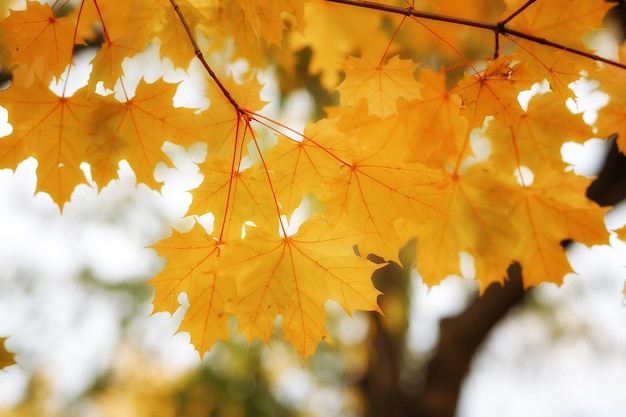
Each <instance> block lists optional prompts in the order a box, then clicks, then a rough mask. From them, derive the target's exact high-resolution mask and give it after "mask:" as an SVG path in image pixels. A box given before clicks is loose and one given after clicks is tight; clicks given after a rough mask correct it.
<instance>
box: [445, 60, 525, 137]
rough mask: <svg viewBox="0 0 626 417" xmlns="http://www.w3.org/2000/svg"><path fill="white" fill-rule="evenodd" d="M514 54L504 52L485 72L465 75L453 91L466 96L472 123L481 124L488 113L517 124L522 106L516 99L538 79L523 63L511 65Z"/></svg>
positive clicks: (467, 114)
mask: <svg viewBox="0 0 626 417" xmlns="http://www.w3.org/2000/svg"><path fill="white" fill-rule="evenodd" d="M512 61H513V57H512V56H501V57H499V58H497V59H495V60H493V61H491V62H489V64H488V65H487V68H486V69H485V71H484V73H483V74H480V75H466V76H465V78H463V79H462V80H461V81H459V83H458V84H457V86H456V87H455V88H454V90H453V92H455V93H457V94H459V95H460V96H461V97H462V98H463V111H462V114H464V115H465V116H466V117H467V118H468V119H469V121H470V127H480V126H482V124H483V121H484V120H485V117H487V116H493V117H495V118H496V119H498V120H500V121H501V122H502V123H504V124H505V125H507V126H514V125H515V124H516V123H517V120H519V118H520V117H521V115H522V113H523V110H522V107H521V106H520V104H519V102H518V101H517V97H518V95H519V93H520V92H521V91H523V90H527V89H529V88H530V86H531V85H532V84H533V83H534V82H535V81H534V78H533V77H531V76H530V75H529V74H528V73H527V72H526V70H525V69H524V64H523V63H518V64H515V65H511V63H512Z"/></svg>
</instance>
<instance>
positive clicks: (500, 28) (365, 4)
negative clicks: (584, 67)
mask: <svg viewBox="0 0 626 417" xmlns="http://www.w3.org/2000/svg"><path fill="white" fill-rule="evenodd" d="M326 1H328V2H331V3H338V4H346V5H349V6H356V7H362V8H366V9H372V10H380V11H384V12H388V13H395V14H401V15H405V16H413V17H418V18H421V19H429V20H435V21H438V22H448V23H452V24H455V25H461V26H470V27H475V28H478V29H483V30H490V31H492V32H494V34H495V36H496V38H497V37H498V35H499V34H501V35H512V36H517V37H519V38H522V39H526V40H529V41H531V42H535V43H537V44H540V45H545V46H548V47H551V48H555V49H559V50H561V51H565V52H569V53H571V54H574V55H579V56H582V57H585V58H589V59H593V60H595V61H600V62H603V63H605V64H608V65H612V66H615V67H618V68H622V69H626V64H622V63H620V62H617V61H613V60H611V59H607V58H603V57H601V56H599V55H596V54H592V53H590V52H585V51H581V50H579V49H576V48H571V47H569V46H566V45H562V44H560V43H556V42H552V41H549V40H547V39H544V38H540V37H537V36H532V35H528V34H526V33H523V32H519V31H517V30H514V29H509V28H507V27H506V23H508V22H509V21H510V20H511V19H513V18H514V17H515V16H517V15H518V14H519V13H521V12H522V11H523V10H524V9H526V8H527V7H528V6H530V5H531V4H532V3H533V2H534V1H535V0H529V1H528V2H526V3H525V4H524V5H523V6H522V7H521V8H520V9H518V10H517V11H515V12H514V13H513V14H512V15H511V16H509V17H507V18H506V19H505V20H504V21H502V22H498V23H485V22H480V21H477V20H470V19H463V18H460V17H454V16H446V15H441V14H437V13H429V12H424V11H420V10H415V9H414V8H413V7H399V6H389V5H386V4H380V3H375V2H371V1H366V0H326ZM495 45H496V46H498V41H497V40H496V42H495ZM497 52H498V51H497V50H496V51H495V54H494V55H495V56H497Z"/></svg>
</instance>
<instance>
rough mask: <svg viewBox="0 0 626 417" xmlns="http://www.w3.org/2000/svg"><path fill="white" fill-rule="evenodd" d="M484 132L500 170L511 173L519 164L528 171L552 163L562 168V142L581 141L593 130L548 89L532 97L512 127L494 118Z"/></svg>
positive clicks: (580, 116) (563, 163)
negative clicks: (526, 109)
mask: <svg viewBox="0 0 626 417" xmlns="http://www.w3.org/2000/svg"><path fill="white" fill-rule="evenodd" d="M486 135H487V136H488V137H489V138H490V139H491V144H492V155H493V158H494V159H496V160H497V161H499V163H500V165H501V167H502V169H503V170H508V172H513V171H514V170H515V169H517V168H518V167H519V166H520V165H523V166H526V167H528V168H529V169H531V170H534V169H539V168H545V166H546V165H553V166H554V167H555V168H556V169H559V170H563V169H565V167H566V165H567V164H566V163H565V162H564V161H563V158H562V156H561V147H562V146H563V144H564V143H565V142H576V143H582V142H584V141H586V140H587V139H590V138H591V137H592V136H593V130H592V128H591V126H589V125H588V124H586V123H585V122H584V121H583V119H582V115H581V114H572V112H570V111H569V110H568V109H567V108H566V107H565V106H564V103H563V100H562V99H561V97H560V96H559V95H558V94H556V93H553V92H549V93H545V94H538V95H536V96H534V97H533V98H532V99H531V100H530V103H529V105H528V111H527V112H526V113H524V114H522V115H521V116H520V118H519V120H518V122H517V123H516V124H515V125H514V126H503V125H502V124H501V123H498V122H497V121H493V122H492V123H490V124H489V127H488V129H487V132H486Z"/></svg>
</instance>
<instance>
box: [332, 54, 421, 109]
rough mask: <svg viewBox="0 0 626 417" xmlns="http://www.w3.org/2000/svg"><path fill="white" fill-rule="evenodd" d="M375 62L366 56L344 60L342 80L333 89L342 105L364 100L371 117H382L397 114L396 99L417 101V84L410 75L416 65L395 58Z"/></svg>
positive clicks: (418, 90) (350, 104)
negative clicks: (344, 73) (344, 76)
mask: <svg viewBox="0 0 626 417" xmlns="http://www.w3.org/2000/svg"><path fill="white" fill-rule="evenodd" d="M379 61H381V60H380V57H376V56H369V55H364V56H362V57H360V58H354V57H350V58H349V59H348V61H346V63H345V70H346V78H345V79H344V80H343V82H342V83H341V84H340V85H339V86H338V87H337V90H338V91H339V95H340V96H339V97H340V102H341V105H342V106H354V105H356V104H358V102H359V101H360V100H363V99H365V100H367V104H368V108H369V110H370V112H371V113H372V114H375V115H377V116H381V117H385V116H388V115H390V114H394V113H396V112H397V107H396V102H397V101H398V99H399V98H405V99H412V98H419V96H420V88H421V85H420V84H419V83H418V82H417V80H416V79H415V77H414V75H413V74H414V72H415V70H416V69H417V64H415V63H414V62H412V61H411V60H406V59H400V57H398V56H397V55H396V56H394V57H392V58H390V59H389V60H387V62H386V63H384V64H383V63H382V62H379Z"/></svg>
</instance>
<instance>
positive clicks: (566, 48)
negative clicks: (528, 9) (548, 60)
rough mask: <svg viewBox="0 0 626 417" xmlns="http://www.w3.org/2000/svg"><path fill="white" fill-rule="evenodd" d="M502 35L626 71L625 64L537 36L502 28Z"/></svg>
mask: <svg viewBox="0 0 626 417" xmlns="http://www.w3.org/2000/svg"><path fill="white" fill-rule="evenodd" d="M503 34H504V35H513V36H517V37H518V38H522V39H526V40H529V41H531V42H535V43H538V44H540V45H545V46H549V47H552V48H555V49H559V50H561V51H565V52H569V53H570V54H574V55H578V56H582V57H585V58H589V59H593V60H595V61H600V62H604V63H605V64H609V65H612V66H614V67H618V68H622V69H626V64H622V63H621V62H617V61H613V60H611V59H607V58H604V57H601V56H599V55H596V54H592V53H590V52H585V51H581V50H579V49H576V48H570V47H569V46H565V45H561V44H560V43H556V42H552V41H549V40H548V39H545V38H540V37H538V36H533V35H528V34H526V33H524V32H520V31H517V30H515V29H509V28H504V32H503Z"/></svg>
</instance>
